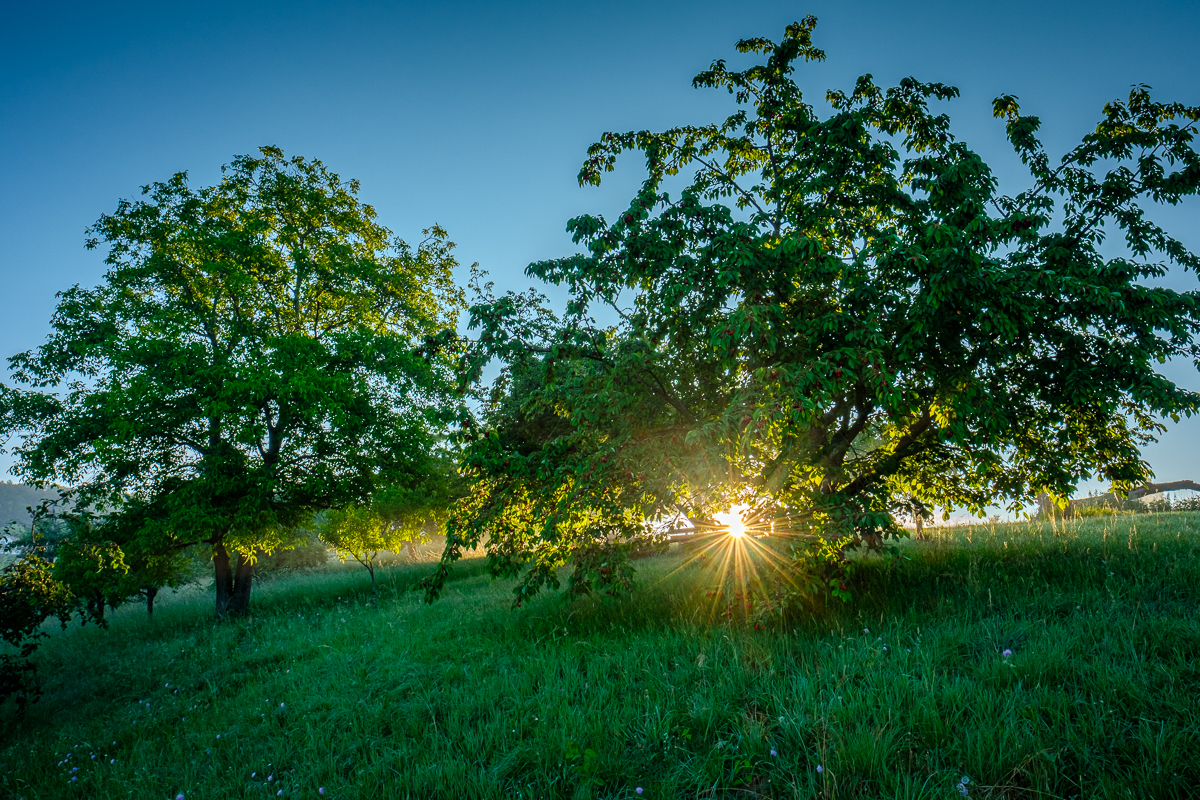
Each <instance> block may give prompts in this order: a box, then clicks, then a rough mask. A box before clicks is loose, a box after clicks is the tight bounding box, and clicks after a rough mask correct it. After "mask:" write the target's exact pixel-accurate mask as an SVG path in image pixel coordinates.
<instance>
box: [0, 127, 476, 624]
mask: <svg viewBox="0 0 1200 800" xmlns="http://www.w3.org/2000/svg"><path fill="white" fill-rule="evenodd" d="M223 173H224V175H223V178H222V180H221V181H220V182H219V183H218V184H217V185H215V186H210V187H203V188H199V189H194V188H192V187H191V186H189V184H188V180H187V175H186V174H185V173H180V174H177V175H175V176H173V177H172V178H171V179H170V180H168V181H166V182H162V183H155V184H152V185H150V186H147V187H145V188H144V189H143V195H144V199H141V200H137V201H126V200H122V201H121V202H120V203H119V204H118V206H117V210H116V211H115V212H114V213H113V214H111V215H107V216H104V217H102V218H101V219H100V220H99V221H98V222H97V223H96V224H95V225H94V226H92V228H91V229H90V231H89V235H90V238H89V239H88V246H89V247H92V248H94V247H100V246H107V248H108V256H107V259H106V263H107V264H108V271H107V273H106V274H105V277H104V281H103V282H102V283H101V284H100V285H99V286H97V287H95V288H92V289H85V288H81V287H78V286H76V287H74V288H72V289H70V290H67V291H65V292H62V293H61V294H60V295H59V304H58V308H57V311H56V312H55V315H54V318H53V321H52V326H53V333H52V334H51V335H50V337H49V339H48V341H47V342H46V343H45V344H44V345H42V346H41V347H39V348H38V349H36V350H34V351H30V352H26V353H21V354H19V355H17V356H14V357H13V358H12V359H10V366H11V370H12V373H13V375H14V376H15V378H16V379H17V381H19V382H20V383H23V384H24V385H25V387H24V388H15V387H5V388H4V389H3V393H2V394H0V419H2V420H3V423H4V424H3V427H4V428H5V430H6V432H8V433H17V434H18V435H19V436H20V437H21V441H20V444H19V445H18V446H17V448H16V453H17V455H18V458H19V463H18V467H17V470H18V472H19V474H20V475H22V476H23V477H24V478H26V479H28V480H30V481H33V482H46V481H51V480H54V481H57V482H59V483H63V484H68V485H71V486H72V487H74V488H75V492H76V493H77V495H78V496H77V497H76V503H77V504H78V507H81V508H93V509H96V510H97V517H98V520H99V523H100V524H101V525H102V526H112V527H113V530H114V532H115V530H116V529H117V528H120V531H121V533H122V536H121V537H120V538H118V537H116V536H115V535H114V536H112V537H104V536H100V538H101V539H103V538H109V539H111V540H114V541H122V542H130V541H135V540H136V541H137V542H138V550H139V551H140V553H141V555H142V556H143V557H144V560H147V563H149V561H148V560H149V559H151V558H152V557H153V556H155V555H156V554H161V555H164V556H165V555H167V554H170V553H172V552H175V551H178V550H179V549H181V548H183V547H186V546H189V545H195V544H204V545H208V546H211V547H212V552H213V560H214V564H215V569H216V577H217V613H218V614H219V615H223V614H225V613H226V612H236V611H240V610H243V609H244V608H245V605H246V603H247V602H248V599H249V589H250V582H251V576H252V571H251V567H252V564H253V561H254V559H255V556H256V553H258V552H262V551H267V552H269V551H271V550H272V549H274V548H277V547H280V546H283V545H285V544H286V542H287V539H288V536H289V530H291V529H292V528H293V527H294V526H295V525H296V524H298V523H299V522H300V521H302V520H304V519H305V518H306V517H307V516H308V515H309V514H311V513H312V512H313V511H314V510H317V509H320V508H329V507H337V506H341V505H345V504H347V503H351V502H363V501H365V500H366V499H367V498H369V497H370V496H371V494H372V492H373V491H374V490H375V488H376V486H377V485H381V484H385V483H386V484H391V483H394V482H396V481H397V480H400V479H403V478H405V477H410V476H412V475H413V474H420V470H422V469H423V467H424V462H425V460H427V459H428V458H429V457H430V454H431V453H432V451H433V450H434V449H435V447H436V431H437V429H438V428H439V426H440V425H441V424H442V420H443V418H444V415H445V414H446V410H445V408H444V405H445V404H444V396H445V393H444V391H443V390H444V387H445V385H446V381H447V379H448V377H449V375H450V373H449V370H448V368H449V361H448V360H447V357H446V356H445V355H444V353H443V351H442V348H441V347H440V342H441V341H442V339H444V336H443V335H442V332H443V331H444V329H446V328H447V327H452V326H453V325H454V323H455V320H456V317H457V313H458V310H459V309H460V308H461V306H462V300H461V294H462V293H461V290H460V289H459V288H458V287H457V286H456V285H455V284H454V282H453V277H452V270H453V269H454V267H455V266H456V261H455V260H454V257H453V255H452V253H451V250H452V248H453V244H452V243H451V242H449V241H448V238H447V234H446V232H445V231H444V230H443V229H441V228H440V227H437V226H434V227H432V228H430V229H429V230H427V231H426V232H425V233H426V238H425V239H424V240H423V241H422V242H421V243H420V244H419V245H418V246H417V247H412V246H410V245H408V244H407V243H405V242H404V241H402V240H401V239H399V238H397V237H395V236H394V235H393V234H392V233H391V231H389V230H388V229H387V228H385V227H383V226H382V225H380V224H379V223H378V222H376V220H375V212H374V210H373V209H372V208H371V207H370V206H368V205H366V204H364V203H362V202H361V201H360V200H359V199H358V196H357V192H358V188H359V186H358V183H357V182H355V181H343V180H342V179H341V178H340V177H339V176H337V175H336V174H334V173H332V172H330V171H328V170H327V169H326V168H325V167H324V165H322V164H321V162H319V161H315V160H305V159H303V158H298V157H292V158H285V156H284V154H283V152H282V151H280V150H279V149H278V148H273V147H266V148H262V150H261V152H260V153H259V154H258V155H255V156H240V157H237V158H235V159H234V160H233V162H232V163H231V164H230V165H228V166H227V167H225V168H224V169H223ZM97 533H102V531H97Z"/></svg>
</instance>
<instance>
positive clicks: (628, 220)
mask: <svg viewBox="0 0 1200 800" xmlns="http://www.w3.org/2000/svg"><path fill="white" fill-rule="evenodd" d="M625 224H626V225H632V224H633V214H626V215H625Z"/></svg>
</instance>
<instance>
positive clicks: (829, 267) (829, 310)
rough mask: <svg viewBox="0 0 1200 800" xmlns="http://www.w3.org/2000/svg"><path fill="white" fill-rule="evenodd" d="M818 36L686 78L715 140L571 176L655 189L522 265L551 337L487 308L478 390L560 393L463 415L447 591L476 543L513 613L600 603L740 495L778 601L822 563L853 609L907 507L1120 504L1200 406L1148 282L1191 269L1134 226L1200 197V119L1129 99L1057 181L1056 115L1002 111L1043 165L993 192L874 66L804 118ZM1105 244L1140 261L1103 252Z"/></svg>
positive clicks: (912, 89)
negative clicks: (664, 538)
mask: <svg viewBox="0 0 1200 800" xmlns="http://www.w3.org/2000/svg"><path fill="white" fill-rule="evenodd" d="M815 24H816V20H815V19H813V18H812V17H809V18H807V19H806V20H805V21H803V22H800V23H795V24H793V25H790V26H788V28H787V30H786V32H785V35H784V37H783V39H782V40H781V41H780V42H778V43H776V42H772V41H769V40H767V39H749V40H745V41H741V42H739V43H738V46H737V47H738V50H739V51H740V52H742V53H757V54H761V55H762V56H763V57H764V58H763V60H762V61H761V62H760V63H758V64H756V65H753V66H750V67H749V68H747V69H745V70H741V71H735V70H732V69H730V68H729V67H728V66H727V65H726V63H725V62H724V61H716V62H714V63H713V64H712V66H711V67H710V69H708V70H706V71H704V72H702V73H700V74H699V75H697V76H696V78H695V80H694V85H695V86H698V87H711V88H717V89H723V90H727V91H728V92H729V93H730V94H731V95H732V97H733V98H734V100H735V101H736V103H737V105H738V108H736V110H735V111H734V112H733V114H732V115H731V116H729V117H728V118H727V119H725V120H724V121H721V122H718V123H715V124H710V125H700V126H684V127H678V128H671V129H669V130H666V131H662V132H652V131H634V132H628V133H606V134H604V135H603V136H602V137H601V139H600V141H599V142H598V143H597V144H595V145H593V146H592V147H591V149H590V150H589V151H588V158H587V161H586V163H585V164H584V166H583V169H582V170H581V172H580V174H579V181H580V183H581V184H583V185H588V184H599V182H600V180H601V176H602V175H603V174H604V173H605V172H606V171H610V170H612V169H614V168H615V165H616V162H617V158H618V156H619V155H620V154H622V153H626V152H630V151H635V152H640V153H641V154H642V155H643V156H644V163H645V168H646V173H647V174H646V178H645V181H644V182H643V183H642V186H641V188H640V190H639V191H638V192H637V194H636V196H635V197H634V198H633V200H632V202H631V203H630V204H629V206H628V207H627V208H626V209H624V210H623V211H622V212H620V213H619V214H618V215H617V216H616V218H615V220H613V221H611V222H610V221H608V220H606V219H605V218H603V217H600V216H583V217H579V218H576V219H573V220H571V221H570V222H569V223H568V230H569V231H571V232H572V233H573V234H574V237H575V241H576V242H577V243H579V244H580V245H581V246H582V247H583V252H582V253H580V254H578V255H574V256H570V257H567V258H562V259H557V260H553V261H546V262H541V263H537V264H533V265H531V266H530V268H529V273H530V274H531V275H533V276H536V277H538V278H540V279H543V280H545V281H548V282H550V283H553V284H557V285H560V286H563V287H565V288H566V290H567V291H568V292H569V295H570V300H569V302H568V303H567V307H566V313H565V314H564V315H563V316H562V317H561V318H560V317H558V316H556V315H555V314H553V313H551V312H550V311H549V310H548V309H547V308H546V306H545V303H544V301H543V300H542V299H540V298H539V297H537V296H535V295H508V296H504V297H493V296H491V294H490V293H489V292H488V291H487V290H486V289H484V290H482V291H481V293H480V297H479V299H478V301H477V302H476V303H475V305H474V306H473V307H472V309H471V325H472V326H473V327H474V328H475V329H477V330H479V331H480V332H481V335H480V337H479V340H478V342H477V343H476V345H475V351H474V353H473V356H472V358H471V359H470V361H469V363H468V364H466V367H467V375H468V377H469V378H477V377H478V375H479V374H480V372H479V370H480V369H481V368H482V366H483V364H485V363H486V362H487V361H488V360H489V359H491V358H493V357H497V356H498V357H500V358H502V359H503V360H504V362H505V363H506V364H507V365H508V369H507V372H506V373H505V374H503V375H502V377H501V379H502V380H506V379H508V378H511V377H513V376H515V375H517V373H518V372H520V371H521V370H525V369H527V365H530V364H533V363H535V362H538V363H540V366H539V367H538V369H539V370H541V372H542V374H543V375H544V381H543V382H542V383H540V385H537V386H535V387H533V388H532V390H531V391H530V392H529V393H528V395H527V396H526V397H525V399H524V402H521V403H515V404H514V403H508V404H506V403H505V402H504V401H503V396H504V395H505V393H506V392H505V387H504V386H503V385H500V386H498V389H499V390H500V391H499V395H500V399H499V401H498V402H497V403H496V404H495V405H494V406H493V407H492V408H491V409H489V410H488V411H487V412H486V413H485V415H484V417H483V419H482V420H480V421H478V422H477V421H475V420H467V421H466V427H465V428H464V432H463V437H462V440H463V443H464V445H465V447H466V451H465V458H464V468H465V469H467V470H468V471H469V472H470V473H471V474H472V475H473V476H474V477H475V478H476V480H477V481H478V486H479V490H478V491H477V492H475V493H473V494H472V495H471V497H470V498H468V499H467V500H466V501H464V503H463V505H462V506H460V508H459V509H458V510H457V511H456V514H455V516H454V518H453V519H452V520H451V522H450V525H449V526H448V541H447V549H446V554H445V556H444V558H443V564H442V567H441V568H440V569H439V572H438V574H437V575H435V576H434V578H433V579H432V580H431V583H430V588H431V592H432V593H433V594H436V591H437V589H438V586H439V585H440V581H441V580H442V579H444V576H445V574H446V573H445V570H446V568H447V566H448V565H449V564H450V563H452V562H453V561H454V559H455V558H457V557H458V556H459V554H460V553H461V552H462V550H463V548H465V547H469V546H474V545H476V544H480V543H482V542H485V541H486V543H487V547H488V551H489V555H490V558H491V560H492V564H493V568H494V569H496V570H498V571H501V572H506V573H508V574H517V573H522V574H523V575H524V580H522V581H521V582H520V584H519V585H518V587H517V590H516V591H517V596H518V601H520V599H522V598H523V597H526V596H528V595H529V594H530V593H532V592H535V591H537V590H538V589H539V588H540V587H541V586H544V585H557V578H556V571H557V569H558V568H559V567H560V566H561V565H563V564H567V563H574V564H575V579H574V580H573V584H572V585H573V588H580V590H584V591H586V590H587V588H588V587H589V586H590V585H592V584H593V583H595V582H596V581H597V580H599V581H601V582H603V581H611V580H614V577H613V576H614V574H615V573H614V572H613V571H612V570H611V568H610V569H609V571H608V572H603V571H602V570H599V569H596V568H595V567H596V564H597V559H599V560H601V561H603V562H610V561H614V560H615V558H616V556H617V555H618V551H622V550H628V549H629V548H631V547H637V546H640V544H641V543H642V542H643V541H644V540H645V539H646V538H647V537H650V536H652V535H653V534H654V533H655V532H656V530H658V529H661V528H662V527H669V526H670V525H671V522H672V520H673V519H675V518H677V517H679V516H680V515H686V516H687V517H689V518H691V519H695V518H697V517H701V518H703V517H708V516H710V515H711V514H713V513H714V512H716V511H719V510H721V509H728V508H729V507H730V506H731V505H735V504H743V505H745V506H747V507H748V508H749V511H748V512H747V515H746V519H747V522H748V523H750V525H751V527H752V528H754V529H756V530H758V531H761V532H771V533H772V534H774V536H773V537H772V538H771V539H770V541H771V542H780V541H782V542H784V543H785V544H784V545H782V546H781V549H782V551H783V552H782V553H781V554H780V555H783V556H788V555H789V554H790V556H791V561H790V564H791V567H790V571H789V574H788V576H787V577H788V580H787V581H786V582H785V585H787V586H794V585H804V583H805V582H804V581H803V580H800V578H803V576H804V575H805V574H813V573H811V572H810V569H815V566H814V565H818V566H819V565H832V567H833V574H829V572H828V571H826V570H825V568H824V567H821V568H820V570H818V572H819V573H820V575H821V580H822V581H823V582H824V581H829V582H832V588H833V590H834V591H835V592H842V591H844V590H845V586H844V584H843V583H842V581H841V577H840V575H839V574H838V573H839V571H840V570H842V568H843V567H844V566H845V564H846V563H847V562H845V560H844V551H845V549H846V548H847V547H850V546H855V545H859V544H867V545H869V546H878V545H879V544H880V542H881V541H882V539H883V538H884V537H889V536H896V535H902V534H903V532H902V531H901V529H900V528H899V526H898V525H897V524H896V522H895V515H896V514H897V513H903V512H904V509H905V508H917V509H919V510H921V513H922V514H923V513H924V511H923V510H924V509H926V508H933V507H942V508H944V509H946V512H947V513H948V511H949V509H950V508H954V507H965V508H967V509H970V510H972V511H974V512H978V513H983V510H984V509H985V508H986V507H987V506H988V505H989V504H991V503H994V502H1005V501H1007V502H1009V503H1010V504H1012V505H1013V507H1014V508H1017V507H1020V505H1021V504H1022V503H1028V502H1030V501H1031V500H1032V498H1033V497H1034V496H1036V495H1037V493H1038V492H1039V491H1042V490H1043V489H1045V490H1047V491H1049V492H1050V493H1051V494H1053V495H1058V496H1069V495H1070V494H1071V493H1072V491H1073V490H1074V487H1075V485H1076V482H1077V481H1078V480H1080V479H1081V478H1086V477H1089V476H1092V475H1097V476H1100V477H1103V478H1106V479H1107V480H1109V481H1111V482H1112V483H1113V485H1114V487H1115V488H1117V489H1118V490H1128V489H1131V488H1133V487H1134V486H1136V485H1138V484H1140V483H1141V482H1143V481H1144V480H1145V479H1146V478H1147V476H1148V473H1149V469H1148V467H1147V465H1146V463H1145V462H1144V461H1143V460H1142V459H1141V456H1140V451H1139V447H1140V445H1142V444H1143V443H1145V442H1146V441H1148V440H1149V439H1150V438H1151V437H1152V436H1153V434H1154V433H1156V432H1157V431H1161V430H1162V428H1161V426H1160V424H1159V423H1158V419H1159V418H1161V417H1171V418H1178V417H1179V416H1180V415H1189V414H1192V413H1195V412H1196V411H1197V410H1198V409H1200V395H1197V394H1196V393H1195V392H1191V391H1188V390H1186V389H1182V388H1180V387H1178V386H1176V385H1174V384H1173V383H1172V382H1171V381H1170V380H1168V379H1167V378H1165V377H1164V376H1163V375H1161V374H1160V373H1159V372H1158V371H1157V369H1156V368H1157V365H1158V364H1160V363H1162V362H1163V361H1165V360H1166V359H1169V358H1173V357H1184V358H1188V359H1192V360H1195V359H1196V358H1197V357H1198V356H1200V349H1198V348H1197V346H1196V345H1195V343H1194V341H1193V336H1194V335H1195V333H1196V332H1197V330H1200V303H1198V301H1197V296H1196V294H1195V293H1194V292H1177V291H1173V290H1171V289H1168V288H1164V287H1162V286H1159V285H1155V284H1156V282H1157V281H1156V279H1157V278H1159V277H1161V276H1162V275H1163V274H1164V273H1165V272H1166V270H1167V269H1168V267H1169V266H1171V265H1178V266H1179V267H1182V268H1183V269H1186V270H1196V269H1197V268H1200V259H1198V258H1197V256H1196V255H1195V254H1193V253H1191V252H1190V251H1188V250H1187V248H1186V247H1184V246H1183V245H1182V244H1181V243H1180V242H1179V241H1178V240H1177V239H1175V238H1173V237H1172V236H1171V235H1170V234H1169V233H1168V232H1167V231H1166V230H1164V229H1163V228H1161V227H1159V226H1158V225H1155V224H1154V223H1153V222H1151V220H1150V219H1149V217H1148V215H1147V211H1148V209H1149V208H1150V207H1151V206H1152V205H1154V204H1156V203H1167V204H1174V203H1178V202H1180V201H1181V200H1183V199H1185V198H1187V197H1190V196H1194V195H1195V194H1197V191H1198V190H1200V154H1198V153H1197V151H1196V147H1195V136H1196V123H1197V120H1200V107H1188V106H1184V105H1181V104H1177V103H1160V102H1157V101H1155V100H1153V99H1152V98H1151V96H1150V93H1149V90H1148V89H1147V88H1146V87H1141V86H1139V87H1135V88H1134V89H1133V91H1132V92H1131V93H1130V94H1129V97H1128V100H1126V101H1113V102H1111V103H1109V104H1108V105H1107V106H1105V108H1104V110H1103V112H1102V114H1101V118H1100V122H1099V124H1098V125H1097V126H1096V128H1095V130H1094V131H1093V132H1089V133H1088V134H1087V135H1086V136H1085V137H1084V138H1083V141H1082V143H1081V144H1080V145H1079V146H1078V147H1076V148H1074V149H1072V150H1071V151H1070V152H1069V153H1067V154H1066V155H1065V156H1064V157H1063V158H1062V159H1061V160H1060V161H1059V162H1057V163H1053V162H1052V161H1051V158H1050V156H1049V154H1047V153H1046V152H1045V150H1044V149H1043V147H1042V145H1041V144H1040V142H1039V141H1038V139H1037V131H1038V127H1039V121H1038V119H1037V118H1036V117H1031V116H1026V115H1023V114H1022V113H1021V111H1020V109H1019V108H1018V105H1017V102H1016V99H1015V98H1013V97H1008V96H1005V97H1000V98H997V99H996V101H995V103H994V112H995V114H996V116H997V117H998V118H1000V119H1001V120H1003V122H1004V124H1005V125H1006V129H1007V133H1008V137H1009V140H1010V141H1011V143H1012V145H1013V147H1014V148H1015V150H1016V152H1017V154H1018V155H1019V156H1020V158H1021V159H1022V160H1023V161H1024V163H1025V164H1026V165H1027V166H1028V168H1029V173H1030V188H1028V189H1025V190H1023V191H1018V192H1016V193H1015V194H1003V193H1001V192H999V191H998V186H997V180H996V178H995V177H994V176H993V174H992V172H991V170H990V169H989V168H988V166H987V165H986V164H985V163H984V162H983V160H982V159H981V158H980V157H979V156H978V155H977V154H976V153H975V152H973V151H972V150H971V149H970V148H969V147H968V146H967V145H966V144H965V143H963V142H961V141H958V140H956V139H955V137H954V136H953V135H952V134H951V129H950V120H949V117H948V116H946V115H945V114H942V113H939V112H938V111H935V110H934V109H933V108H932V107H931V106H932V105H933V104H934V103H939V102H941V101H946V100H950V99H952V98H954V97H956V96H957V95H958V91H957V89H955V88H954V87H952V86H947V85H944V84H939V83H923V82H920V81H917V80H915V79H912V78H906V79H904V80H903V81H901V82H900V84H899V85H898V86H895V87H893V88H889V89H884V88H881V87H879V86H877V85H876V84H875V83H874V81H873V80H872V78H871V76H869V75H866V76H863V77H862V78H860V79H859V80H858V81H857V82H856V83H855V85H854V86H853V88H852V89H850V90H849V91H836V90H835V91H830V92H828V93H827V95H826V98H827V100H828V102H829V104H830V107H831V110H830V112H829V113H826V114H822V113H820V112H819V111H818V109H817V108H816V107H814V106H813V105H812V104H810V103H808V102H806V101H805V98H804V95H803V93H802V91H801V89H800V86H799V85H798V84H797V83H796V81H795V80H794V79H793V72H794V70H795V68H796V66H797V65H798V64H800V63H802V62H804V61H813V60H821V59H823V58H824V53H822V52H821V51H820V50H819V49H817V48H816V47H815V46H814V45H813V43H812V36H811V35H812V31H813V28H814V27H815ZM684 176H686V180H685V179H684ZM672 181H677V182H679V183H680V184H681V185H680V186H679V189H678V190H676V191H671V192H668V191H667V189H668V187H669V186H670V184H671V183H672ZM1113 235H1116V236H1120V237H1122V238H1123V240H1124V248H1125V250H1126V252H1124V253H1118V254H1115V255H1106V254H1104V253H1103V252H1102V249H1101V246H1102V243H1103V242H1104V240H1105V239H1106V238H1108V237H1110V236H1113ZM600 313H605V314H607V315H609V317H610V318H611V319H613V320H615V323H614V324H613V325H611V326H603V325H600V324H598V323H597V321H596V318H597V316H598V315H599V314H600ZM517 377H519V376H517ZM550 417H557V418H559V419H560V420H562V422H563V424H560V425H558V426H555V425H552V424H546V422H545V420H547V419H548V418H550ZM534 422H536V423H537V424H532V423H534ZM788 536H791V537H792V538H790V539H788V538H786V537H788ZM594 575H598V576H600V577H599V578H592V577H589V576H594ZM810 585H811V583H810ZM824 585H825V586H830V583H828V582H826V583H824Z"/></svg>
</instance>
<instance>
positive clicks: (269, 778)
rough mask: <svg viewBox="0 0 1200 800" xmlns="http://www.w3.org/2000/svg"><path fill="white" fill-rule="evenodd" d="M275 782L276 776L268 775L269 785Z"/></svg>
mask: <svg viewBox="0 0 1200 800" xmlns="http://www.w3.org/2000/svg"><path fill="white" fill-rule="evenodd" d="M273 780H275V776H274V775H268V776H267V783H270V782H271V781H273Z"/></svg>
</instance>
